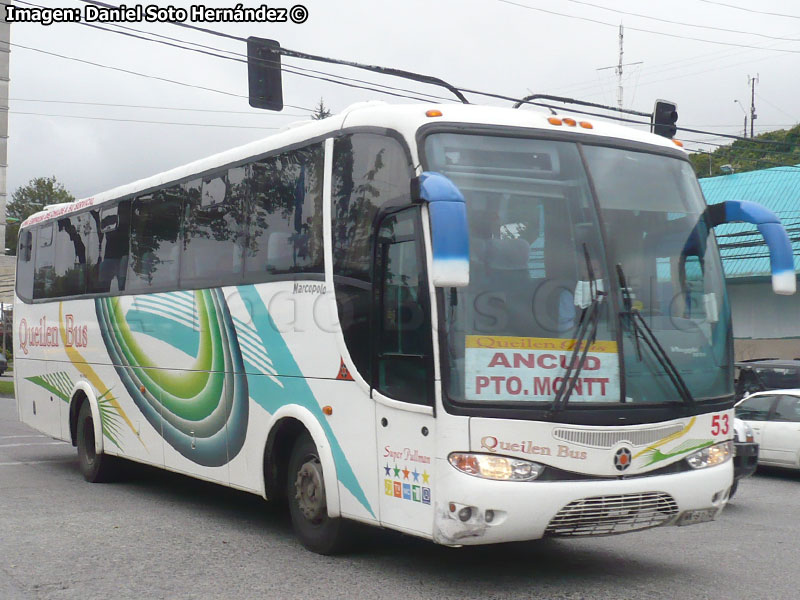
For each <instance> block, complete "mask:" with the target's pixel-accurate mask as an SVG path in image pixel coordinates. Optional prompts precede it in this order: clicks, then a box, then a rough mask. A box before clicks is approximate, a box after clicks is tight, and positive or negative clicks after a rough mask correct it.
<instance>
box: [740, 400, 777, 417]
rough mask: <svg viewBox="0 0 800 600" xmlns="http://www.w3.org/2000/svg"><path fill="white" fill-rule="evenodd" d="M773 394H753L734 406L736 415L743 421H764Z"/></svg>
mask: <svg viewBox="0 0 800 600" xmlns="http://www.w3.org/2000/svg"><path fill="white" fill-rule="evenodd" d="M774 402H775V396H754V397H753V398H748V399H747V400H745V401H744V402H742V403H741V404H740V405H739V406H737V407H736V416H737V417H738V418H740V419H743V420H745V421H766V420H767V415H768V414H769V409H770V408H772V405H773V404H774Z"/></svg>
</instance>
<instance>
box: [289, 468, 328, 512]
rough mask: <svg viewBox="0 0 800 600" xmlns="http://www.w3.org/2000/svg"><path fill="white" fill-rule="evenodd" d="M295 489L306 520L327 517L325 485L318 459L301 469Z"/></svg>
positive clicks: (296, 497)
mask: <svg viewBox="0 0 800 600" xmlns="http://www.w3.org/2000/svg"><path fill="white" fill-rule="evenodd" d="M294 487H295V490H296V491H295V496H294V497H295V499H296V500H297V506H298V508H299V509H300V512H302V513H303V516H305V518H306V519H308V520H309V521H318V520H319V519H321V518H322V517H324V516H325V514H326V512H327V511H326V503H325V484H324V483H323V479H322V465H320V462H319V459H318V458H316V457H314V458H313V459H310V460H309V461H307V462H306V463H304V464H303V466H302V467H300V470H299V471H298V472H297V479H296V480H295V483H294Z"/></svg>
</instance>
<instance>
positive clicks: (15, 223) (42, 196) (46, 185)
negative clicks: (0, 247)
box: [6, 177, 75, 255]
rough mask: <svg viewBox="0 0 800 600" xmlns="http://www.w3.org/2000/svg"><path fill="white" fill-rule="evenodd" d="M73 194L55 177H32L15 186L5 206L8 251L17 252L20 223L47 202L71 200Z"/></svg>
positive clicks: (13, 253) (10, 252)
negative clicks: (19, 185) (23, 183)
mask: <svg viewBox="0 0 800 600" xmlns="http://www.w3.org/2000/svg"><path fill="white" fill-rule="evenodd" d="M74 200H75V196H73V195H72V194H70V193H69V192H68V191H67V189H66V188H65V187H64V186H63V185H62V184H61V183H59V182H58V181H57V180H56V178H55V177H34V178H33V179H31V180H30V181H29V182H28V183H27V185H24V186H22V187H19V188H17V189H16V190H15V191H14V193H13V194H11V200H10V201H9V202H8V205H7V206H6V220H7V221H8V224H7V225H6V248H7V249H8V253H9V254H12V255H15V254H16V253H17V236H18V235H19V226H20V224H21V223H22V222H23V221H24V220H25V219H27V218H28V217H30V216H31V215H32V214H34V213H36V212H39V211H40V210H42V209H43V208H44V207H45V206H48V205H49V204H62V203H64V202H73V201H74Z"/></svg>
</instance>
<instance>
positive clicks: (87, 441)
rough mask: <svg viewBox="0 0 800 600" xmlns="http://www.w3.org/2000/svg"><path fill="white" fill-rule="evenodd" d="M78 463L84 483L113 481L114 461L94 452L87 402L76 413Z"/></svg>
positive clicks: (92, 423) (89, 409)
mask: <svg viewBox="0 0 800 600" xmlns="http://www.w3.org/2000/svg"><path fill="white" fill-rule="evenodd" d="M76 433H77V438H78V439H77V441H78V462H79V463H80V468H81V473H82V474H83V478H84V479H85V480H86V481H89V482H91V483H103V482H106V481H111V480H112V479H113V475H114V471H115V466H116V465H115V460H114V457H113V456H109V455H107V454H103V453H102V452H101V453H100V454H97V451H96V450H95V437H94V419H92V409H91V406H89V402H88V400H85V401H84V402H83V404H82V405H81V409H80V411H78V427H77V432H76Z"/></svg>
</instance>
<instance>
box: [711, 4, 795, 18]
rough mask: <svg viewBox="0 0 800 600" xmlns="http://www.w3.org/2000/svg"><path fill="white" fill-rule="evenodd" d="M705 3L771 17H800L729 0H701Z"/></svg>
mask: <svg viewBox="0 0 800 600" xmlns="http://www.w3.org/2000/svg"><path fill="white" fill-rule="evenodd" d="M699 1H700V2H704V3H705V4H716V5H717V6H725V7H727V8H734V9H736V10H741V11H744V12H749V13H755V14H759V15H767V16H770V17H785V18H787V19H800V16H798V15H787V14H785V13H777V12H770V11H767V10H756V9H755V8H745V7H744V6H736V5H735V4H728V3H727V2H718V1H716V0H699Z"/></svg>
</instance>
